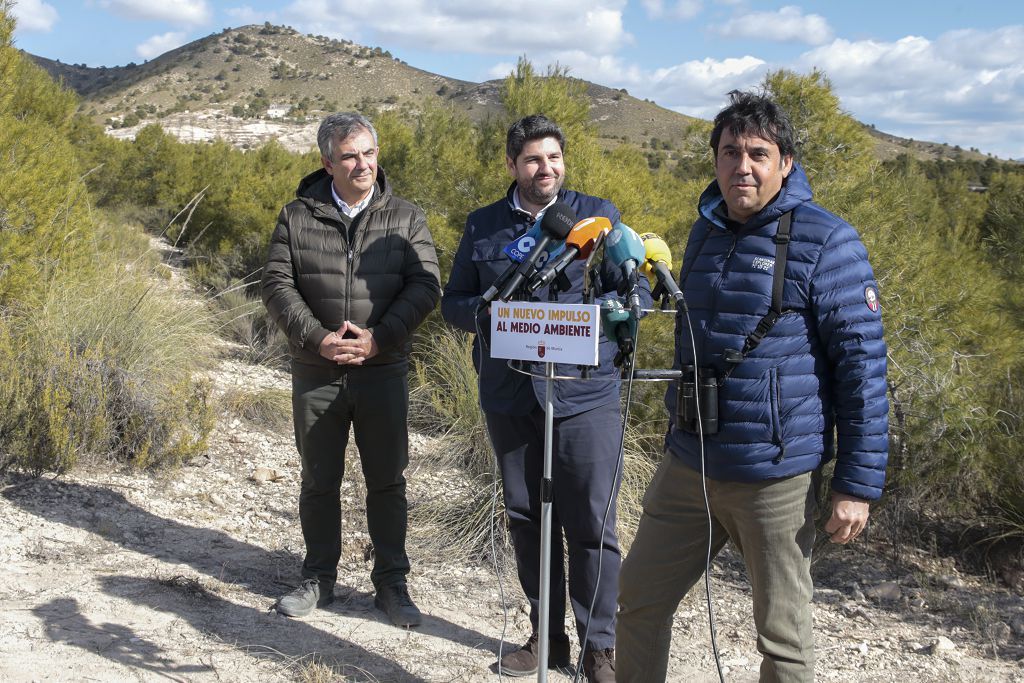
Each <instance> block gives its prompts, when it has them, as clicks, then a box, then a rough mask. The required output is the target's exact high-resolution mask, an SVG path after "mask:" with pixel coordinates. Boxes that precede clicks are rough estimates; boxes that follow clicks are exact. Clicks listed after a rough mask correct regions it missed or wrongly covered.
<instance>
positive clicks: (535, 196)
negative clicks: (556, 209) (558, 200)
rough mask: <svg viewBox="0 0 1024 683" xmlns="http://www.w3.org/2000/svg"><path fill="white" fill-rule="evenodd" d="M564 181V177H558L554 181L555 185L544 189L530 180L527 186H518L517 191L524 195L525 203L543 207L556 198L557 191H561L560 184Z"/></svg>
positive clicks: (535, 181)
mask: <svg viewBox="0 0 1024 683" xmlns="http://www.w3.org/2000/svg"><path fill="white" fill-rule="evenodd" d="M564 181H565V176H560V177H558V178H556V179H555V183H554V184H553V185H551V186H550V187H549V188H547V189H545V188H542V187H541V186H540V184H539V183H538V182H537V180H535V179H531V180H530V183H529V185H527V186H526V187H522V186H520V188H519V191H520V192H521V193H522V194H523V195H525V198H526V200H527V201H529V202H530V203H531V204H537V205H540V206H544V205H545V204H549V203H550V202H551V200H552V199H554V198H555V197H557V196H558V191H559V190H561V189H562V183H563V182H564Z"/></svg>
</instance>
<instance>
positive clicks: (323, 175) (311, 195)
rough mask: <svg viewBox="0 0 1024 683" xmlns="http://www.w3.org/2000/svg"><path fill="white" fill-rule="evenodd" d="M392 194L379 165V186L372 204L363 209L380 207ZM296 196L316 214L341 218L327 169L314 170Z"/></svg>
mask: <svg viewBox="0 0 1024 683" xmlns="http://www.w3.org/2000/svg"><path fill="white" fill-rule="evenodd" d="M390 196H391V185H389V184H388V181H387V177H386V176H385V175H384V169H383V168H381V167H380V166H377V187H376V190H375V191H374V193H373V199H372V200H371V201H370V205H369V206H367V207H366V208H365V209H364V210H363V211H365V212H367V213H369V212H371V211H374V210H375V209H377V208H379V207H380V206H381V205H382V204H383V203H384V202H385V201H386V200H387V199H388V198H389V197H390ZM295 197H296V198H297V199H298V200H299V201H301V202H302V203H304V204H305V205H306V206H308V207H309V210H310V211H312V212H313V214H314V215H318V216H326V217H328V218H334V219H335V220H340V216H341V212H340V211H338V207H337V206H336V205H335V203H334V196H333V195H332V194H331V176H330V174H328V173H327V171H326V170H325V169H322V168H320V169H317V170H316V171H313V172H312V173H310V174H309V175H307V176H306V177H305V178H303V179H302V180H301V181H299V187H298V188H297V189H296V190H295Z"/></svg>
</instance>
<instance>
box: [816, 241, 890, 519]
mask: <svg viewBox="0 0 1024 683" xmlns="http://www.w3.org/2000/svg"><path fill="white" fill-rule="evenodd" d="M869 290H873V291H874V293H876V294H877V291H878V284H877V283H876V282H875V278H874V274H873V273H872V270H871V264H870V263H868V255H867V250H866V249H865V248H864V245H863V243H861V241H860V237H859V236H858V235H857V232H856V231H855V230H854V229H853V228H852V227H851V226H849V225H847V224H846V223H842V224H841V225H839V226H838V227H837V228H835V229H834V230H833V231H832V234H831V235H830V236H829V238H828V241H827V242H826V243H825V245H824V247H823V249H822V253H821V257H820V259H819V261H818V264H817V267H816V268H815V271H814V274H813V275H812V277H811V283H810V294H811V307H812V313H813V315H814V318H815V321H816V324H817V329H818V336H819V338H820V339H821V341H822V344H823V345H824V348H825V350H826V354H827V357H828V358H827V360H828V366H829V367H828V371H829V372H830V374H831V377H830V380H831V381H830V382H829V383H828V384H829V385H830V386H831V392H832V396H831V398H832V405H833V408H834V411H835V422H836V435H837V439H838V441H837V447H838V448H837V452H836V466H835V472H834V474H833V476H832V488H833V489H834V490H835V491H838V492H840V493H846V494H848V495H851V496H856V497H857V498H862V499H864V500H876V499H878V498H879V497H880V496H881V495H882V485H883V484H884V483H885V467H886V463H887V461H888V453H889V418H888V415H889V401H888V398H887V396H886V381H885V375H886V346H885V341H884V340H883V338H882V317H881V308H880V306H877V305H874V306H871V305H869V304H868V301H867V299H868V291H869ZM875 301H877V298H876V299H875ZM872 309H874V310H872Z"/></svg>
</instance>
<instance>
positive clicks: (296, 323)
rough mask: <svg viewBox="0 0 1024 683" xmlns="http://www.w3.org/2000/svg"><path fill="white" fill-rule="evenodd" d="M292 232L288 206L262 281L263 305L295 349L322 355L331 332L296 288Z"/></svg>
mask: <svg viewBox="0 0 1024 683" xmlns="http://www.w3.org/2000/svg"><path fill="white" fill-rule="evenodd" d="M291 229H292V227H291V225H290V221H289V216H288V207H285V208H283V209H282V210H281V213H280V214H279V215H278V218H277V225H276V226H275V227H274V232H273V234H272V235H271V237H270V247H269V248H268V250H267V262H266V264H264V266H263V277H262V279H261V282H260V289H261V294H262V297H263V305H264V306H266V307H267V312H269V313H270V317H271V318H272V319H273V320H274V322H275V323H276V324H277V326H278V327H279V328H281V331H282V332H284V333H285V335H286V336H287V337H288V340H289V341H290V342H291V344H292V345H293V346H295V347H297V348H304V349H307V350H309V351H312V352H313V353H319V351H320V342H322V341H323V340H324V337H326V336H327V335H328V334H330V331H329V330H327V329H326V328H324V327H323V325H321V324H320V321H319V320H317V318H316V316H314V315H313V311H312V310H310V308H309V305H308V304H307V303H306V300H305V299H303V298H302V294H301V293H299V290H298V288H297V287H296V284H295V269H294V266H293V264H292V249H291Z"/></svg>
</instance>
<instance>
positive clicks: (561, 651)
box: [498, 633, 570, 678]
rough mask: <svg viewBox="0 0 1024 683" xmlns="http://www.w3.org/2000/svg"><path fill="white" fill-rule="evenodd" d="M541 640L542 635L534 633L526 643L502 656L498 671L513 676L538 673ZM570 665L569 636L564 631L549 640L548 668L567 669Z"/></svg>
mask: <svg viewBox="0 0 1024 683" xmlns="http://www.w3.org/2000/svg"><path fill="white" fill-rule="evenodd" d="M539 642H540V636H539V635H538V634H536V633H534V634H533V635H532V636H530V639H529V640H527V641H526V644H525V645H523V646H522V647H521V648H519V649H518V650H516V651H514V652H509V653H508V654H507V655H505V656H504V657H502V658H501V661H500V662H498V673H499V674H503V675H505V676H511V677H512V678H516V677H518V676H532V675H533V674H535V673H537V666H538V661H537V657H538V656H539V654H540V648H539V647H538V644H539ZM569 666H570V662H569V636H567V635H565V634H564V633H563V634H560V635H556V636H552V637H551V638H550V639H549V640H548V668H549V669H566V668H568V667H569Z"/></svg>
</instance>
